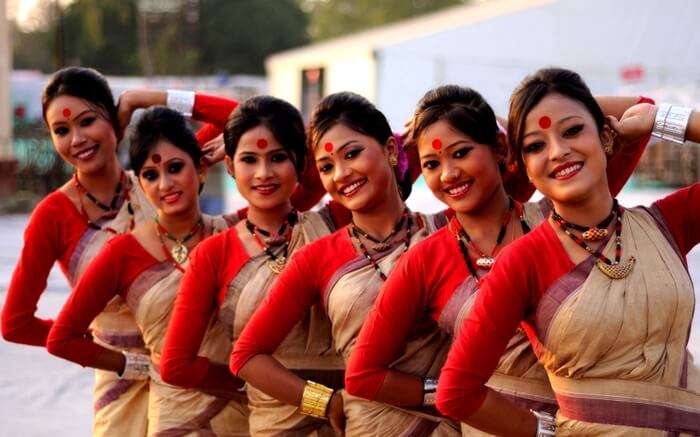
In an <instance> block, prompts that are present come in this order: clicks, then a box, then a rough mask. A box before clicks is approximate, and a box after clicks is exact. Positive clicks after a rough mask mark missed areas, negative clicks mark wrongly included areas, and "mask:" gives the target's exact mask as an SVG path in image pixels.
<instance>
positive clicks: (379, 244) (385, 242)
mask: <svg viewBox="0 0 700 437" xmlns="http://www.w3.org/2000/svg"><path fill="white" fill-rule="evenodd" d="M407 217H408V208H404V210H403V214H401V218H400V219H399V221H397V222H396V224H395V225H394V229H392V230H391V233H390V234H389V235H387V236H386V237H385V238H383V239H381V240H379V239H377V238H374V237H373V236H371V235H370V234H368V233H367V232H365V231H363V230H362V229H361V228H360V227H359V226H357V225H355V224H354V223H353V227H354V231H353V232H357V233H358V234H360V235H362V236H363V237H364V238H365V239H367V240H369V241H371V242H372V243H374V245H373V246H372V250H374V251H375V252H382V251H385V250H387V249H388V248H389V247H390V246H391V243H390V241H391V240H392V239H393V238H394V237H395V236H396V234H398V233H399V231H400V230H401V229H403V224H404V222H405V221H406V219H407Z"/></svg>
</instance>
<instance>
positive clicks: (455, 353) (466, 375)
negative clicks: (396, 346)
mask: <svg viewBox="0 0 700 437" xmlns="http://www.w3.org/2000/svg"><path fill="white" fill-rule="evenodd" d="M654 205H655V207H656V208H658V209H659V211H660V212H661V215H662V216H663V219H664V221H665V224H666V225H667V226H668V228H669V230H670V232H671V234H672V235H673V238H674V240H675V241H676V243H677V245H678V246H679V248H680V250H681V253H683V254H687V253H688V251H690V250H691V249H692V248H693V247H694V246H695V245H696V244H697V243H698V242H699V241H700V226H698V225H697V223H698V221H699V220H700V183H696V184H694V185H691V186H690V187H687V188H684V189H682V190H679V191H676V192H675V193H673V194H671V195H669V196H667V197H665V198H663V199H661V200H659V201H657V202H655V204H654ZM523 260H526V261H527V262H523ZM573 267H574V264H573V262H572V261H571V259H570V258H569V256H568V255H567V254H566V252H564V249H563V247H562V245H561V242H560V240H559V238H558V237H557V235H556V233H555V231H554V229H553V228H552V225H551V224H550V223H549V221H546V222H543V223H542V224H540V226H538V227H537V228H535V229H534V230H533V231H532V232H530V233H529V234H528V235H526V236H524V237H522V238H520V239H519V240H516V241H515V242H513V243H511V244H510V245H509V246H508V247H506V248H505V249H504V250H503V252H502V253H501V255H500V256H499V259H498V262H497V263H496V264H495V266H494V268H493V271H492V272H491V273H490V274H489V275H487V276H486V277H485V279H484V281H483V282H482V285H481V287H480V291H479V294H478V295H477V297H476V301H475V302H474V306H473V308H472V311H471V313H470V314H469V316H468V317H467V318H466V319H465V321H464V324H463V325H462V329H461V331H460V332H459V335H458V337H457V338H456V339H455V342H454V344H453V346H452V349H451V350H450V354H449V356H448V359H447V362H446V363H445V366H444V367H443V369H442V374H441V375H440V382H439V387H438V393H437V407H438V409H439V410H440V411H441V412H442V413H443V414H445V415H446V416H449V417H452V418H454V419H458V420H465V419H467V418H468V417H469V416H471V415H472V414H473V413H474V412H475V411H476V410H477V409H478V408H479V407H480V406H481V404H482V403H483V401H484V398H485V396H486V387H485V386H484V383H485V382H486V381H487V380H488V378H489V377H490V376H491V374H492V373H493V370H494V369H495V368H496V366H497V364H498V361H499V359H500V357H501V355H502V354H503V351H504V350H505V347H506V345H507V343H508V341H509V340H510V339H511V337H512V336H513V333H514V332H515V329H516V327H517V326H518V324H519V323H520V322H521V321H524V323H523V325H522V326H523V328H524V330H525V332H526V333H527V335H528V337H529V338H530V341H531V342H532V343H533V347H534V348H535V349H537V348H538V347H540V344H539V343H538V340H537V337H536V334H535V332H534V330H533V328H532V326H534V314H535V309H536V308H537V305H538V304H539V300H540V298H541V297H542V294H543V293H544V291H545V290H547V289H548V288H549V287H550V286H551V285H552V284H553V283H554V281H556V280H557V279H558V278H560V277H561V276H563V275H565V274H566V273H568V272H569V271H570V270H571V269H572V268H573ZM471 357H479V359H476V360H475V359H470V358H471Z"/></svg>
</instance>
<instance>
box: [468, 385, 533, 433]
mask: <svg viewBox="0 0 700 437" xmlns="http://www.w3.org/2000/svg"><path fill="white" fill-rule="evenodd" d="M465 422H466V423H467V424H468V425H470V426H473V427H474V428H478V429H480V430H482V431H485V432H488V433H490V434H495V435H502V436H513V437H532V436H533V435H535V432H536V430H537V419H536V418H535V416H534V415H533V414H532V413H531V412H529V411H528V410H526V409H524V408H522V407H519V406H517V405H515V404H514V403H512V402H510V401H509V400H508V399H506V398H504V397H503V396H501V395H499V394H498V393H496V392H495V391H493V390H491V389H489V390H488V392H487V394H486V399H485V400H484V403H483V404H481V407H480V408H479V409H478V410H477V411H476V412H475V413H474V414H472V415H471V416H469V418H468V419H467V420H466V421H465Z"/></svg>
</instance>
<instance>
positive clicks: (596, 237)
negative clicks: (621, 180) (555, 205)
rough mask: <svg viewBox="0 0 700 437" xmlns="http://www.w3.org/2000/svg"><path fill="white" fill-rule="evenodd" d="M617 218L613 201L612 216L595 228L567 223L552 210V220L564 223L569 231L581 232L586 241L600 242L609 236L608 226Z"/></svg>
mask: <svg viewBox="0 0 700 437" xmlns="http://www.w3.org/2000/svg"><path fill="white" fill-rule="evenodd" d="M614 217H615V201H613V207H612V208H610V214H608V216H607V217H605V218H604V219H603V221H601V222H600V223H598V224H597V225H595V226H590V227H587V226H581V225H577V224H576V223H570V222H567V221H566V220H564V219H563V218H562V216H560V215H559V214H557V212H556V211H554V210H552V219H553V220H554V221H556V222H557V223H559V222H562V223H564V225H565V226H566V227H567V228H568V229H574V230H577V231H579V232H581V238H583V240H584V241H600V240H602V239H604V238H606V237H607V236H608V229H607V228H608V226H609V225H610V222H612V219H613V218H614Z"/></svg>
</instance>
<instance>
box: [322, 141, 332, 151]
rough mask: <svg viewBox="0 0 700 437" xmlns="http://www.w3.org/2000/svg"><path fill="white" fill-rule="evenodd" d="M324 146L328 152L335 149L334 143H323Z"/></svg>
mask: <svg viewBox="0 0 700 437" xmlns="http://www.w3.org/2000/svg"><path fill="white" fill-rule="evenodd" d="M323 148H324V149H326V152H328V153H331V152H332V151H333V143H331V142H327V143H326V144H324V145H323Z"/></svg>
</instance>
